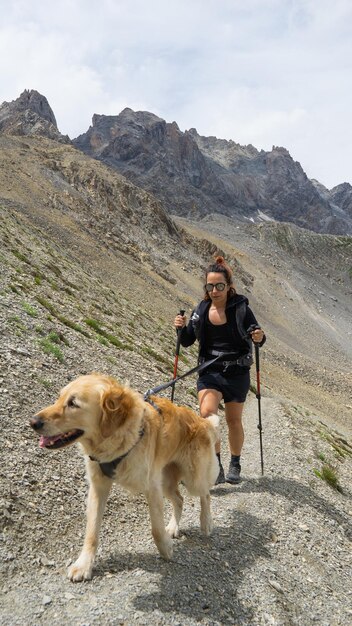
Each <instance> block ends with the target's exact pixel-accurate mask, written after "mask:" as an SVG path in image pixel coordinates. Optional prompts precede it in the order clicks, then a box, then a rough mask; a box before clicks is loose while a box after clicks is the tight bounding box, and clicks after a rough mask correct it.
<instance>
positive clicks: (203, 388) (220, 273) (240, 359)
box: [174, 256, 266, 485]
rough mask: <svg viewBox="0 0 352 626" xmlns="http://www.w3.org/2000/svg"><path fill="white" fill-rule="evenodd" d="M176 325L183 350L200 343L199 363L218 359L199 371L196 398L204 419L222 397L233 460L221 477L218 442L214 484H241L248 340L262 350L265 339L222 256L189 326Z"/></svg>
mask: <svg viewBox="0 0 352 626" xmlns="http://www.w3.org/2000/svg"><path fill="white" fill-rule="evenodd" d="M174 325H175V327H176V329H181V332H180V342H181V345H182V346H184V347H187V346H191V345H192V344H193V343H194V342H195V341H196V339H197V340H198V342H199V362H200V363H203V362H205V361H208V360H211V359H214V358H215V357H216V356H218V355H219V354H220V353H221V355H222V356H221V357H220V358H219V360H217V361H216V362H215V363H213V364H212V365H210V366H209V367H207V368H206V369H204V370H202V371H201V372H200V374H199V377H198V381H197V391H198V400H199V406H200V414H201V416H202V417H207V416H208V415H211V414H212V413H217V411H218V408H219V404H220V401H221V399H223V400H224V404H225V416H226V421H227V426H228V439H229V446H230V452H231V461H230V466H229V470H228V473H227V474H226V476H225V473H224V469H223V466H222V464H221V460H220V440H219V441H218V442H217V444H216V448H215V451H216V454H217V457H218V459H219V466H220V471H219V475H218V478H217V480H216V483H215V484H216V485H217V484H219V483H224V482H228V483H231V484H237V483H239V482H240V480H241V477H240V473H241V464H240V459H241V451H242V446H243V441H244V432H243V425H242V413H243V407H244V402H245V400H246V396H247V393H248V390H249V384H250V377H249V370H250V366H251V364H252V363H253V358H252V341H253V342H255V343H258V344H259V345H260V346H262V345H263V344H264V342H265V340H266V337H265V334H264V332H263V330H262V329H261V328H260V327H259V326H258V323H257V320H256V318H255V316H254V314H253V312H252V311H251V309H250V308H249V306H248V300H247V298H246V297H245V296H241V295H239V294H237V293H236V290H235V287H234V285H233V282H232V271H231V269H230V267H229V266H228V265H227V263H226V262H225V261H224V259H223V257H221V256H218V257H216V259H215V263H212V264H211V265H209V267H208V268H207V270H206V273H205V285H204V298H203V300H202V301H201V302H200V303H199V304H198V306H197V307H196V308H195V309H194V311H192V314H191V318H190V321H189V322H188V324H187V320H186V316H185V315H183V316H182V315H177V316H176V318H175V321H174Z"/></svg>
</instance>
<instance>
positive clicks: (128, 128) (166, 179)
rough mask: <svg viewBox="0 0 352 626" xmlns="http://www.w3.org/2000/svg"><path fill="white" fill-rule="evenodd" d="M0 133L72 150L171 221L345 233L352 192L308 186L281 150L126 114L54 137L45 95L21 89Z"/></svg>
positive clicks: (1, 119)
mask: <svg viewBox="0 0 352 626" xmlns="http://www.w3.org/2000/svg"><path fill="white" fill-rule="evenodd" d="M0 133H6V134H17V135H27V136H28V135H38V136H47V137H49V138H51V139H54V140H56V141H59V142H62V143H71V142H72V144H73V145H74V146H75V147H76V148H78V149H79V150H81V151H83V152H85V153H86V154H87V155H88V156H90V157H93V158H96V159H98V160H101V161H102V162H104V163H105V164H107V165H109V166H110V167H112V168H114V169H116V170H117V171H118V172H119V173H120V174H122V175H123V176H125V177H127V178H128V179H129V180H131V181H132V182H133V183H134V184H135V185H137V186H139V187H141V188H143V189H145V190H147V191H149V192H151V193H153V194H154V195H155V196H156V197H157V198H158V199H159V201H160V202H161V203H162V204H163V206H164V208H165V209H166V210H167V211H168V212H169V213H170V214H171V215H179V216H184V217H189V218H191V219H193V218H195V217H198V218H199V217H204V216H205V215H207V214H212V213H222V214H224V215H227V216H228V217H235V218H237V219H240V220H243V221H248V220H249V221H254V222H260V221H263V220H270V219H273V220H276V221H284V222H285V221H286V222H291V223H295V224H296V225H298V226H300V227H303V228H308V229H310V230H313V231H315V232H323V233H324V232H327V233H331V234H352V200H351V198H352V188H351V186H350V185H349V183H341V185H337V186H336V187H334V189H332V190H331V191H329V190H328V189H326V188H325V187H324V186H323V185H321V183H317V182H315V181H314V180H310V179H308V177H307V176H306V174H305V172H304V171H303V169H302V167H301V165H300V163H299V162H298V161H294V160H293V159H292V157H291V156H290V154H289V152H288V151H287V149H286V148H284V147H277V146H273V148H272V150H271V151H270V152H265V151H264V150H260V151H259V150H257V149H256V148H255V147H254V146H252V145H251V144H249V145H248V146H241V145H240V144H238V143H236V142H235V141H233V140H225V139H218V138H217V137H202V136H200V135H199V134H198V133H197V131H196V129H195V128H191V129H190V130H186V131H185V132H184V133H183V132H182V131H181V130H180V129H179V127H178V125H177V123H176V122H172V123H168V122H166V121H165V120H163V119H162V118H160V117H158V116H157V115H155V114H154V113H150V112H145V111H137V112H135V111H133V110H132V109H130V108H128V107H127V108H125V109H124V110H123V111H121V113H120V114H119V115H98V114H94V115H93V118H92V126H90V128H89V129H88V130H87V132H86V133H83V134H81V135H80V136H79V137H77V138H75V139H73V140H72V141H71V139H70V138H69V137H67V136H63V135H61V133H60V132H59V130H58V128H57V124H56V120H55V116H54V113H53V112H52V110H51V108H50V105H49V103H48V102H47V100H46V98H45V97H44V96H41V94H39V93H38V92H36V91H34V90H31V91H29V90H26V91H25V92H23V93H22V94H21V95H20V97H19V98H18V99H17V100H14V101H13V102H11V103H7V102H5V103H3V104H2V105H1V107H0Z"/></svg>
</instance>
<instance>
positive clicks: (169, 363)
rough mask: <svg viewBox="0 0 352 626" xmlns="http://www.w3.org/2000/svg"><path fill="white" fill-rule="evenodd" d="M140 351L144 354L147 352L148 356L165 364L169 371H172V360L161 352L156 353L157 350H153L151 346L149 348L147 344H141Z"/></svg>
mask: <svg viewBox="0 0 352 626" xmlns="http://www.w3.org/2000/svg"><path fill="white" fill-rule="evenodd" d="M142 352H144V353H145V354H148V356H151V357H152V358H153V359H154V360H155V361H158V362H159V363H162V364H163V365H166V367H167V368H168V369H169V370H170V372H173V369H174V364H173V362H172V361H170V360H169V359H167V358H165V357H164V356H162V355H161V354H158V352H155V350H153V348H150V347H149V346H143V347H142Z"/></svg>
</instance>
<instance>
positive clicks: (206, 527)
mask: <svg viewBox="0 0 352 626" xmlns="http://www.w3.org/2000/svg"><path fill="white" fill-rule="evenodd" d="M201 529H202V532H203V533H204V534H205V535H206V536H207V537H208V536H209V535H211V533H212V532H213V529H214V524H213V520H212V518H211V517H208V518H206V519H205V520H202V521H201Z"/></svg>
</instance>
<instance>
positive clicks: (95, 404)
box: [31, 373, 219, 581]
mask: <svg viewBox="0 0 352 626" xmlns="http://www.w3.org/2000/svg"><path fill="white" fill-rule="evenodd" d="M31 426H32V427H33V428H34V430H35V431H36V432H37V433H38V434H40V443H39V445H40V447H41V448H46V449H47V450H55V449H58V448H63V447H65V446H68V445H70V444H72V443H74V442H78V443H79V445H80V447H81V449H82V451H83V453H84V456H85V461H86V469H87V475H88V480H89V493H88V502H87V525H86V535H85V539H84V545H83V549H82V552H81V554H80V556H79V557H78V559H77V561H76V562H75V563H74V564H73V565H71V567H70V568H69V570H68V577H69V578H70V579H71V580H72V581H81V580H89V579H90V578H91V577H92V569H93V563H94V558H95V554H96V551H97V547H98V539H99V530H100V526H101V520H102V516H103V513H104V508H105V504H106V501H107V498H108V495H109V492H110V489H111V486H112V484H113V483H114V482H115V483H118V484H119V485H121V486H122V487H124V488H125V489H127V490H129V491H131V492H132V493H138V492H139V493H144V494H145V496H146V499H147V502H148V505H149V513H150V520H151V528H152V535H153V538H154V541H155V544H156V546H157V548H158V550H159V553H160V555H161V556H162V557H163V558H164V559H170V558H171V557H172V549H173V542H172V538H173V537H177V536H178V534H179V523H180V518H181V514H182V506H183V497H182V495H181V493H180V491H179V488H178V485H179V482H180V481H182V483H183V484H184V486H185V487H186V489H187V490H188V492H189V493H190V494H191V495H193V496H199V498H200V526H201V529H202V531H203V532H204V533H205V534H206V535H209V534H210V533H211V531H212V528H213V522H212V517H211V512H210V494H209V489H210V488H211V487H212V486H213V485H214V483H215V480H216V478H217V475H218V472H219V464H218V460H217V457H216V454H215V447H214V445H215V441H216V439H217V438H218V432H217V429H218V426H219V418H218V416H217V415H211V416H210V417H208V418H206V419H203V418H201V417H199V416H198V415H197V414H196V413H195V412H194V411H192V410H191V409H189V408H187V407H182V406H180V407H178V406H176V405H174V404H172V402H171V401H170V400H167V399H166V398H157V397H154V396H153V398H152V403H149V402H146V401H145V400H144V399H143V397H142V396H141V395H140V394H139V393H137V392H136V391H134V390H132V389H131V388H130V387H128V386H126V385H122V384H120V383H119V382H118V381H117V380H115V379H114V378H111V377H109V376H104V375H101V374H97V373H93V374H89V375H87V376H80V377H79V378H77V379H76V380H74V381H72V382H71V383H69V384H68V385H67V386H66V387H64V389H62V391H61V392H60V395H59V397H58V399H57V400H56V402H55V403H54V404H52V405H51V406H48V407H46V408H44V409H42V410H41V411H39V413H38V414H37V415H36V416H35V417H34V418H33V419H32V420H31ZM163 495H164V496H166V497H167V498H168V499H169V500H170V502H171V504H172V516H171V519H170V522H169V524H168V526H167V527H166V528H165V522H164V511H163V505H164V502H163Z"/></svg>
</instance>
